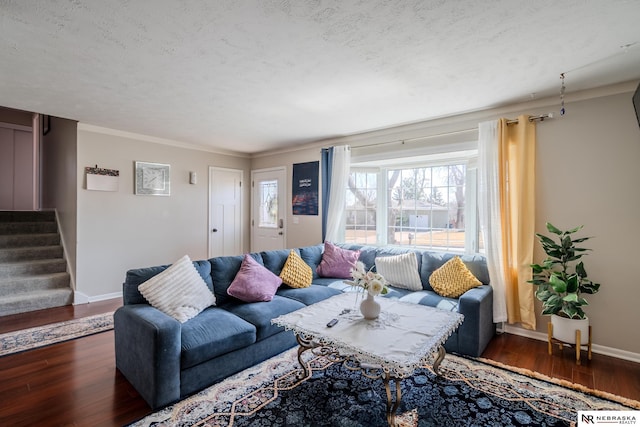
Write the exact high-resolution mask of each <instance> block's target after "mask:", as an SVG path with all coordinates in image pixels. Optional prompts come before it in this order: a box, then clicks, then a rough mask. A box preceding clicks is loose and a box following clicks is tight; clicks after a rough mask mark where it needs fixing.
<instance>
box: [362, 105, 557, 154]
mask: <svg viewBox="0 0 640 427" xmlns="http://www.w3.org/2000/svg"><path fill="white" fill-rule="evenodd" d="M545 119H553V113H547V114H540V115H539V116H531V117H529V121H530V122H534V121H540V122H543V121H544V120H545ZM516 123H518V119H512V120H507V124H508V125H513V124H516ZM476 130H478V128H477V127H476V128H471V129H463V130H458V131H452V132H442V133H438V134H435V135H427V136H419V137H415V138H406V139H395V140H393V141H384V142H374V143H371V144H365V145H355V146H353V147H351V148H355V149H357V148H368V147H376V146H379V145H387V144H402V145H404V144H406V143H408V142H413V141H420V140H424V139H432V138H439V137H443V136H449V135H456V134H460V133H466V132H472V131H476Z"/></svg>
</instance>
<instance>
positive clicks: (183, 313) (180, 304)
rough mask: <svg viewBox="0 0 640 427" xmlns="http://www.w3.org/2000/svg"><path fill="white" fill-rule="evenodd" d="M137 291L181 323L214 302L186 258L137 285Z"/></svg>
mask: <svg viewBox="0 0 640 427" xmlns="http://www.w3.org/2000/svg"><path fill="white" fill-rule="evenodd" d="M138 290H139V291H140V293H141V294H142V295H143V296H144V297H145V298H146V299H147V301H149V303H150V304H151V305H152V306H153V307H155V308H157V309H158V310H160V311H162V312H163V313H166V314H168V315H169V316H171V317H173V318H175V319H176V320H178V321H180V322H181V323H184V322H186V321H187V320H189V319H191V318H192V317H195V316H197V315H198V313H200V312H201V311H202V310H204V309H205V308H207V307H209V306H211V305H214V304H215V302H216V298H215V296H214V295H213V293H212V292H211V290H210V289H209V288H208V287H207V284H206V283H205V282H204V280H202V277H200V274H198V271H197V270H196V268H195V267H194V266H193V263H192V262H191V259H190V258H189V256H188V255H185V256H183V257H182V258H180V259H179V260H178V261H176V262H175V263H173V265H171V266H170V267H168V268H167V269H165V270H164V271H162V272H161V273H159V274H157V275H155V276H153V277H152V278H150V279H149V280H147V281H145V282H144V283H142V284H140V285H139V286H138Z"/></svg>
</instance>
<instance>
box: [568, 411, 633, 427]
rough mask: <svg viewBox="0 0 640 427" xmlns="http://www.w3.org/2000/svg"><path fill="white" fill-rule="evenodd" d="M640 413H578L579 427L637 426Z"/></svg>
mask: <svg viewBox="0 0 640 427" xmlns="http://www.w3.org/2000/svg"><path fill="white" fill-rule="evenodd" d="M639 419H640V411H578V427H588V426H594V425H603V424H606V425H608V426H609V425H616V426H635V425H638V420H639Z"/></svg>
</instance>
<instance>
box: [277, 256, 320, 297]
mask: <svg viewBox="0 0 640 427" xmlns="http://www.w3.org/2000/svg"><path fill="white" fill-rule="evenodd" d="M280 278H281V279H282V282H283V283H284V284H285V285H289V286H291V287H292V288H308V287H309V286H311V280H312V279H313V271H312V270H311V267H309V265H307V263H306V262H304V261H303V259H302V258H300V255H298V253H297V252H296V251H294V250H292V251H291V252H289V257H288V258H287V261H286V262H285V263H284V267H283V268H282V272H281V273H280Z"/></svg>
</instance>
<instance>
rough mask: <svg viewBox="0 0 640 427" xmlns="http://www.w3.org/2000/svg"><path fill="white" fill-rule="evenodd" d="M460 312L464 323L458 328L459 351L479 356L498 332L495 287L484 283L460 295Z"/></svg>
mask: <svg viewBox="0 0 640 427" xmlns="http://www.w3.org/2000/svg"><path fill="white" fill-rule="evenodd" d="M458 312H459V313H461V314H463V315H464V323H463V324H462V325H461V326H460V328H459V329H458V348H459V352H460V353H462V354H466V355H469V356H473V357H479V356H480V355H481V354H482V352H483V351H484V349H485V348H486V347H487V344H489V341H491V338H493V336H494V335H495V333H496V325H495V324H494V323H493V288H492V287H491V286H489V285H482V286H479V287H477V288H473V289H470V290H468V291H467V292H465V293H464V294H462V295H461V296H460V299H459V302H458Z"/></svg>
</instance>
